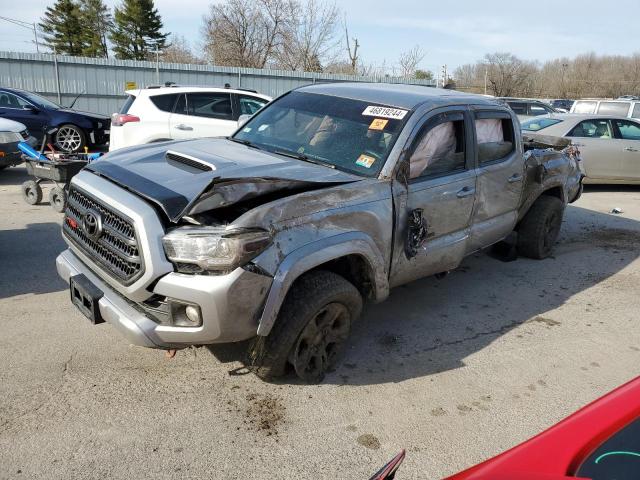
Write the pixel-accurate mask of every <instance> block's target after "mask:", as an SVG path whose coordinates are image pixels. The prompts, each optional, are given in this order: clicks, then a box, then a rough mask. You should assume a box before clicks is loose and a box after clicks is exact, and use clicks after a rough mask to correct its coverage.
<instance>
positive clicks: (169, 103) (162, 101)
mask: <svg viewBox="0 0 640 480" xmlns="http://www.w3.org/2000/svg"><path fill="white" fill-rule="evenodd" d="M149 98H150V99H151V101H152V102H153V104H154V105H155V106H156V107H158V109H159V110H162V111H163V112H169V113H171V111H172V110H173V105H174V103H176V99H177V98H178V94H177V93H169V94H166V95H153V96H151V97H149Z"/></svg>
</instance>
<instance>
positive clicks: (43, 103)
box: [22, 92, 62, 110]
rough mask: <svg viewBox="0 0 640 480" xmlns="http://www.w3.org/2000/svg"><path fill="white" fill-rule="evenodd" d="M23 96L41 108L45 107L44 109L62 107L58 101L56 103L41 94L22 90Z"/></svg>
mask: <svg viewBox="0 0 640 480" xmlns="http://www.w3.org/2000/svg"><path fill="white" fill-rule="evenodd" d="M22 96H24V97H25V98H26V99H27V100H29V101H30V102H31V103H35V104H36V105H37V106H38V107H40V108H44V109H47V108H50V109H53V110H57V109H59V108H62V107H61V106H60V105H58V104H57V103H54V102H52V101H51V100H47V99H46V98H44V97H41V96H40V95H36V94H35V93H31V92H22Z"/></svg>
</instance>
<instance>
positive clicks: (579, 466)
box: [371, 377, 640, 480]
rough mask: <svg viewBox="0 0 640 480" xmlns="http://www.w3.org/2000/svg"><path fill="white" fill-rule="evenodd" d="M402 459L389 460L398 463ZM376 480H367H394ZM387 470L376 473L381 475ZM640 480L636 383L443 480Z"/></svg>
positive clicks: (374, 479)
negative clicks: (576, 479)
mask: <svg viewBox="0 0 640 480" xmlns="http://www.w3.org/2000/svg"><path fill="white" fill-rule="evenodd" d="M402 458H404V455H402V456H400V455H399V456H397V457H395V458H394V460H392V462H394V461H396V460H400V461H402ZM398 466H399V463H398V462H397V461H396V462H395V463H394V468H393V469H392V470H391V476H374V477H372V479H371V480H383V479H392V478H394V475H395V472H396V470H397V469H398ZM384 472H385V469H384V468H383V470H381V471H380V472H378V474H376V475H379V474H384ZM570 478H581V479H592V480H638V479H640V377H638V378H636V379H634V380H632V381H631V382H629V383H627V384H625V385H623V386H621V387H618V388H617V389H615V390H614V391H612V392H610V393H608V394H607V395H605V396H604V397H602V398H600V399H598V400H596V401H595V402H593V403H591V404H589V405H587V406H586V407H584V408H582V409H580V410H578V411H577V412H576V413H574V414H573V415H571V416H569V417H567V418H565V419H564V420H562V421H561V422H560V423H558V424H556V425H554V426H553V427H551V428H549V429H548V430H545V431H544V432H542V433H540V434H538V435H536V436H535V437H533V438H532V439H530V440H527V441H526V442H524V443H522V444H520V445H518V446H517V447H514V448H512V449H511V450H507V451H506V452H504V453H502V454H500V455H498V456H497V457H494V458H491V459H489V460H487V461H485V462H483V463H480V464H478V465H476V466H475V467H471V468H469V469H468V470H465V471H463V472H460V473H458V474H456V475H453V476H451V477H449V478H448V479H447V480H534V479H535V480H539V479H543V480H562V479H570Z"/></svg>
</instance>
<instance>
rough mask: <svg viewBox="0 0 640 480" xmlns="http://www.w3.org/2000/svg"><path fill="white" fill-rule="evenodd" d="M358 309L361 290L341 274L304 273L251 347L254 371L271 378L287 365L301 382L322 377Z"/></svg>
mask: <svg viewBox="0 0 640 480" xmlns="http://www.w3.org/2000/svg"><path fill="white" fill-rule="evenodd" d="M361 310H362V296H361V295H360V292H358V289H357V288H356V287H355V286H354V285H353V284H351V283H350V282H348V281H347V280H346V279H345V278H344V277H341V276H340V275H337V274H335V273H333V272H328V271H314V272H310V273H307V274H305V275H303V276H302V277H300V279H299V280H297V281H296V283H295V284H294V285H293V286H292V287H291V290H290V291H289V293H288V294H287V298H286V299H285V301H284V303H283V305H282V308H281V310H280V314H279V315H278V319H277V320H276V324H275V326H274V327H273V330H272V331H271V333H270V334H269V335H268V336H267V337H259V338H258V339H257V340H256V342H254V345H253V346H252V349H251V352H250V354H251V357H252V359H251V360H252V363H253V366H254V367H255V369H254V370H255V372H256V374H257V375H258V376H259V377H261V378H266V379H268V378H273V377H277V376H280V375H283V374H284V373H285V371H286V369H287V367H288V366H291V367H292V368H293V370H294V371H295V373H296V375H297V376H298V377H299V378H301V379H302V380H304V381H305V382H307V383H319V382H321V381H322V379H323V378H324V375H325V373H326V372H328V371H330V370H331V369H332V368H333V367H334V366H335V365H336V363H337V360H338V359H339V357H340V354H341V353H342V351H343V349H344V346H345V344H346V341H347V338H348V337H349V333H350V331H351V324H352V323H353V322H354V321H355V320H356V319H357V318H358V317H359V316H360V312H361Z"/></svg>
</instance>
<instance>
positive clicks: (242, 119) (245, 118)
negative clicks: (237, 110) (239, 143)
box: [238, 114, 252, 128]
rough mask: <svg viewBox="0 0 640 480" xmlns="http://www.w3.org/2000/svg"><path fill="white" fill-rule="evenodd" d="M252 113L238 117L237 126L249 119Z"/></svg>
mask: <svg viewBox="0 0 640 480" xmlns="http://www.w3.org/2000/svg"><path fill="white" fill-rule="evenodd" d="M251 117H252V115H248V114H244V115H240V116H239V117H238V128H240V127H242V126H243V125H244V124H245V123H247V122H248V121H249V119H250V118H251Z"/></svg>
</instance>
